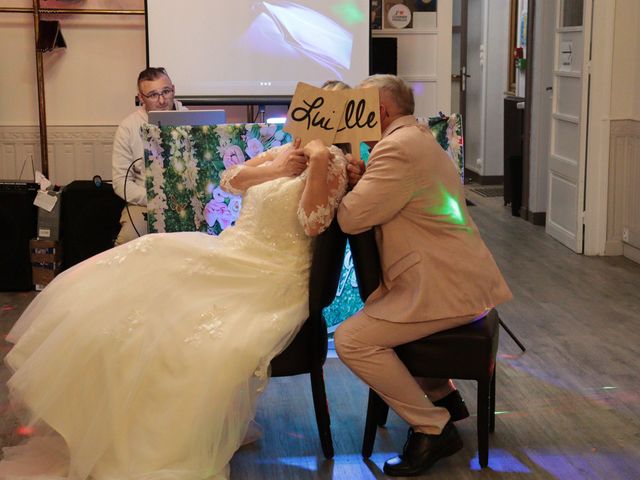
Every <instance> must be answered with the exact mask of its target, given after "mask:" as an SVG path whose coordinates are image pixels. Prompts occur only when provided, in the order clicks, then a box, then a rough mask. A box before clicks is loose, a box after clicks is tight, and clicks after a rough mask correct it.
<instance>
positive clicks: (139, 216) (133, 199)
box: [111, 67, 186, 245]
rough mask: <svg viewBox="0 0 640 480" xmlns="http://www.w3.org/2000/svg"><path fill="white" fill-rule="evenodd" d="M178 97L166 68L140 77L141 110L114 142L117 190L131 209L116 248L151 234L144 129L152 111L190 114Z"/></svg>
mask: <svg viewBox="0 0 640 480" xmlns="http://www.w3.org/2000/svg"><path fill="white" fill-rule="evenodd" d="M174 95H175V87H174V85H173V83H171V79H170V78H169V75H168V74H167V72H166V70H165V69H164V68H158V67H149V68H146V69H144V70H143V71H142V72H140V74H139V75H138V99H139V100H140V106H139V107H138V108H137V109H136V110H135V111H134V112H132V113H131V114H129V115H128V116H127V117H126V118H125V119H124V120H123V121H122V123H120V125H119V126H118V130H117V131H116V136H115V139H114V141H113V155H112V158H111V164H112V176H113V189H114V191H115V192H116V194H118V196H120V197H122V198H123V199H124V200H125V201H126V202H127V204H128V207H129V208H128V209H127V208H126V207H125V208H124V210H123V211H122V215H121V217H120V225H121V229H120V233H119V234H118V238H116V241H115V244H116V245H121V244H123V243H125V242H128V241H129V240H133V239H134V238H137V237H138V236H140V235H144V234H146V233H147V220H146V218H145V217H146V212H147V208H146V207H147V190H146V188H145V173H144V172H145V168H144V147H143V146H142V126H143V125H144V124H145V123H147V122H148V121H149V116H148V112H150V111H151V110H186V108H185V107H183V106H182V104H181V103H180V102H179V101H178V100H175V99H174ZM132 164H133V165H132ZM127 170H128V171H129V173H128V174H127ZM125 177H126V192H125ZM125 194H126V195H125ZM132 222H133V223H132Z"/></svg>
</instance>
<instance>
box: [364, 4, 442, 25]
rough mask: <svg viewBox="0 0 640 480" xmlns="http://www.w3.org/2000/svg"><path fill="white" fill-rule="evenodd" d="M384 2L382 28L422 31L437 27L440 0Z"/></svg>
mask: <svg viewBox="0 0 640 480" xmlns="http://www.w3.org/2000/svg"><path fill="white" fill-rule="evenodd" d="M382 2H383V6H382V28H385V29H406V28H413V29H422V28H435V27H436V26H437V15H438V0H382ZM372 7H373V3H372ZM372 15H373V13H372Z"/></svg>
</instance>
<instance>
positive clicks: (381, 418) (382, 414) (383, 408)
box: [376, 397, 389, 427]
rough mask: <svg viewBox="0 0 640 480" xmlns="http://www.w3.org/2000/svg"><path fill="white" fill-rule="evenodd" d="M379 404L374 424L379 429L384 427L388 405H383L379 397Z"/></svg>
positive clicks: (387, 414)
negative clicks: (376, 419)
mask: <svg viewBox="0 0 640 480" xmlns="http://www.w3.org/2000/svg"><path fill="white" fill-rule="evenodd" d="M378 399H379V400H380V403H379V404H378V406H377V409H378V421H377V422H376V423H377V424H378V426H379V427H384V426H385V424H386V423H387V417H388V416H389V405H387V404H386V403H384V402H383V401H382V399H381V398H380V397H378Z"/></svg>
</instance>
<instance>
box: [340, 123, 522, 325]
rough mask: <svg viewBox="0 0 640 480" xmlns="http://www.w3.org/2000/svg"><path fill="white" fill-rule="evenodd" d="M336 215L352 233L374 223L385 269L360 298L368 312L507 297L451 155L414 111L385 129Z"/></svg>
mask: <svg viewBox="0 0 640 480" xmlns="http://www.w3.org/2000/svg"><path fill="white" fill-rule="evenodd" d="M338 221H339V223H340V226H341V227H342V230H343V231H345V232H346V233H351V234H356V233H360V232H363V231H366V230H368V229H370V228H372V227H374V228H375V234H376V241H377V244H378V249H379V252H380V261H381V266H382V273H383V275H382V282H381V284H380V286H379V287H378V289H377V290H375V291H374V292H373V293H372V294H371V295H370V297H369V298H368V299H367V301H366V302H365V307H364V309H365V313H367V314H368V315H370V316H372V317H375V318H379V319H383V320H387V321H391V322H424V321H429V320H437V319H445V318H453V317H461V316H467V315H469V316H473V315H478V314H480V313H482V312H483V311H485V310H486V309H489V308H491V307H494V306H495V305H497V304H499V303H502V302H505V301H507V300H509V299H510V298H511V297H512V295H511V292H510V290H509V288H508V287H507V285H506V283H505V281H504V279H503V278H502V274H501V273H500V271H499V270H498V267H497V266H496V263H495V261H494V260H493V257H492V256H491V253H490V252H489V250H488V249H487V247H486V245H485V244H484V242H483V241H482V239H481V238H480V234H479V233H478V229H477V227H476V225H475V223H474V222H473V220H472V219H471V217H470V216H469V212H468V211H467V206H466V202H465V198H464V191H463V187H462V183H461V181H460V176H459V175H458V173H457V171H456V168H455V166H454V164H453V162H452V161H451V160H450V158H449V156H448V155H447V154H446V152H445V151H444V150H443V149H442V147H440V145H439V144H438V143H437V142H436V140H435V138H434V137H433V135H432V134H431V132H430V131H429V130H428V128H427V127H424V126H421V125H419V124H418V123H417V122H416V120H415V118H414V117H413V116H411V115H407V116H404V117H401V118H399V119H396V120H395V121H394V122H393V123H392V124H391V125H389V127H388V128H387V129H386V130H385V131H384V132H383V134H382V139H381V140H380V141H379V142H378V143H377V144H376V146H375V147H374V148H373V150H372V151H371V156H370V157H369V162H368V165H367V169H366V171H365V173H364V175H363V176H362V178H361V179H360V181H359V182H358V183H357V184H356V186H355V187H354V188H353V190H352V191H351V192H349V193H347V195H346V196H345V197H344V198H343V200H342V203H341V204H340V207H339V209H338Z"/></svg>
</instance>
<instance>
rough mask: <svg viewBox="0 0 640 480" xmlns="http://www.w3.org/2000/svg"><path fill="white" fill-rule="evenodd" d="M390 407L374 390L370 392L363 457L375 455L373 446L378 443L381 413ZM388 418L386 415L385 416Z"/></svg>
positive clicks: (363, 440)
mask: <svg viewBox="0 0 640 480" xmlns="http://www.w3.org/2000/svg"><path fill="white" fill-rule="evenodd" d="M383 408H386V409H387V410H386V411H387V412H388V411H389V407H388V406H387V404H386V403H384V401H383V400H382V399H381V398H380V397H379V396H378V394H377V393H376V392H374V391H373V390H371V389H370V390H369V404H368V405H367V419H366V421H365V424H364V436H363V438H362V456H363V457H364V458H369V457H370V456H371V454H372V453H373V444H374V443H375V441H376V430H377V428H378V421H379V419H380V418H381V411H382V409H383ZM385 418H386V415H385Z"/></svg>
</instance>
